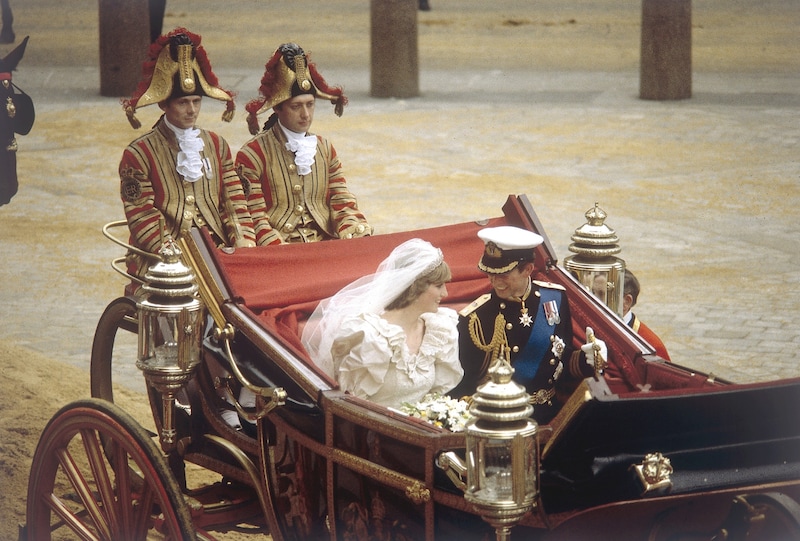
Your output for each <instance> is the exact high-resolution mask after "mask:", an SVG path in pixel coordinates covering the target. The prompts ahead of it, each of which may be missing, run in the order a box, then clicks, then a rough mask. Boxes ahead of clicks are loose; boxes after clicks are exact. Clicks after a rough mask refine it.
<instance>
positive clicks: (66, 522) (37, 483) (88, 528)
mask: <svg viewBox="0 0 800 541" xmlns="http://www.w3.org/2000/svg"><path fill="white" fill-rule="evenodd" d="M101 441H102V442H106V445H105V452H104V446H103V444H102V443H101ZM133 472H136V474H134V473H133ZM26 528H27V538H28V539H30V540H37V541H38V540H40V539H53V538H59V539H60V538H63V537H65V536H66V537H69V538H74V537H77V538H80V539H98V540H117V539H126V540H144V539H172V540H178V539H181V540H182V539H189V540H195V539H197V537H196V535H195V530H194V527H193V525H192V520H191V515H190V513H189V509H188V507H187V504H186V502H185V500H184V498H183V495H182V494H181V491H180V488H179V487H178V484H177V482H176V481H175V479H174V477H173V476H172V474H171V473H170V470H169V467H168V466H167V463H166V460H165V458H164V456H163V455H162V454H161V451H159V449H158V448H157V447H156V445H155V444H154V443H153V441H152V440H151V439H150V436H149V435H148V434H147V432H146V431H145V430H144V429H143V428H142V427H141V426H139V424H137V423H136V421H135V420H134V419H133V418H132V417H131V416H130V415H128V414H127V413H125V412H124V411H123V410H122V409H120V408H119V407H118V406H115V405H113V404H111V403H109V402H107V401H104V400H96V399H86V400H81V401H77V402H73V403H71V404H69V405H67V406H65V407H64V408H62V409H61V410H60V411H59V412H58V413H56V415H55V416H54V417H53V418H52V419H51V420H50V422H49V423H48V424H47V426H46V427H45V429H44V431H43V432H42V435H41V437H40V438H39V444H38V445H37V447H36V452H35V454H34V456H33V463H32V465H31V475H30V479H29V481H28V499H27V527H26Z"/></svg>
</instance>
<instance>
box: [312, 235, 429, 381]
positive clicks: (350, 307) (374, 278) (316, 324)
mask: <svg viewBox="0 0 800 541" xmlns="http://www.w3.org/2000/svg"><path fill="white" fill-rule="evenodd" d="M442 261H443V257H442V251H441V250H440V249H439V248H435V247H434V246H433V245H432V244H431V243H429V242H427V241H424V240H422V239H410V240H407V241H406V242H404V243H402V244H400V245H399V246H398V247H397V248H395V249H394V250H392V253H391V254H389V257H387V258H386V259H384V260H383V261H382V262H381V264H380V265H378V270H377V271H376V272H375V273H374V274H370V275H367V276H363V277H361V278H359V279H358V280H356V281H354V282H352V283H350V284H348V285H346V286H345V287H343V288H342V289H341V290H339V292H338V293H336V294H335V295H334V296H333V297H329V298H327V299H323V300H322V301H320V303H319V305H318V306H317V308H316V309H315V310H314V313H313V314H311V317H310V318H309V319H308V322H307V323H306V326H305V328H304V329H303V336H302V342H303V346H305V348H306V351H308V354H309V355H310V356H311V359H312V360H313V361H314V362H315V363H316V364H317V366H319V367H320V368H322V369H323V370H324V371H325V373H327V374H328V375H329V376H331V377H333V360H332V359H331V345H332V344H333V339H334V338H335V333H336V330H337V329H338V328H339V326H340V324H341V322H342V321H343V320H344V319H345V318H347V317H351V316H357V315H359V314H364V313H368V312H369V313H373V314H382V313H383V311H384V310H385V308H386V306H387V305H388V304H390V303H391V302H392V301H393V300H395V299H396V298H397V297H399V296H400V294H401V293H403V292H404V291H405V290H406V289H407V288H408V287H409V286H410V285H411V284H413V283H414V281H415V280H416V279H417V278H420V277H422V276H425V275H426V274H429V273H430V272H432V271H433V270H435V269H436V268H437V267H438V266H439V265H441V263H442Z"/></svg>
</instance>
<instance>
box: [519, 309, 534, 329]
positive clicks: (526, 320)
mask: <svg viewBox="0 0 800 541" xmlns="http://www.w3.org/2000/svg"><path fill="white" fill-rule="evenodd" d="M519 322H520V323H521V324H522V326H523V327H530V326H531V323H533V318H532V317H531V315H530V314H529V313H528V312H527V311H525V312H523V313H522V315H521V316H519Z"/></svg>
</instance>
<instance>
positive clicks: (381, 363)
mask: <svg viewBox="0 0 800 541" xmlns="http://www.w3.org/2000/svg"><path fill="white" fill-rule="evenodd" d="M378 319H379V318H378V316H374V315H373V314H363V315H360V316H356V317H352V318H348V319H346V320H344V321H343V322H342V325H341V327H340V331H339V333H338V334H337V337H336V338H335V339H334V341H333V345H332V346H331V356H332V358H333V366H334V375H335V377H336V380H337V381H338V382H339V387H340V388H341V389H342V390H343V391H349V392H350V393H352V394H354V395H356V396H358V397H360V398H366V399H369V398H371V397H372V396H373V395H374V394H375V393H376V392H378V390H380V388H381V386H382V385H383V381H384V378H385V376H386V372H387V371H388V369H389V362H390V360H391V359H392V350H391V348H390V345H389V342H388V340H387V339H386V338H385V337H384V336H382V333H381V332H380V331H379V329H378V327H376V325H379V324H380V321H378Z"/></svg>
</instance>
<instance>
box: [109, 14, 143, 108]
mask: <svg viewBox="0 0 800 541" xmlns="http://www.w3.org/2000/svg"><path fill="white" fill-rule="evenodd" d="M99 12H100V95H101V96H110V97H119V96H130V95H131V94H132V93H133V91H134V90H135V89H136V85H137V84H138V83H139V80H140V79H141V77H142V62H143V61H144V59H145V57H146V56H147V49H148V48H149V47H150V14H149V4H148V0H99Z"/></svg>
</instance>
